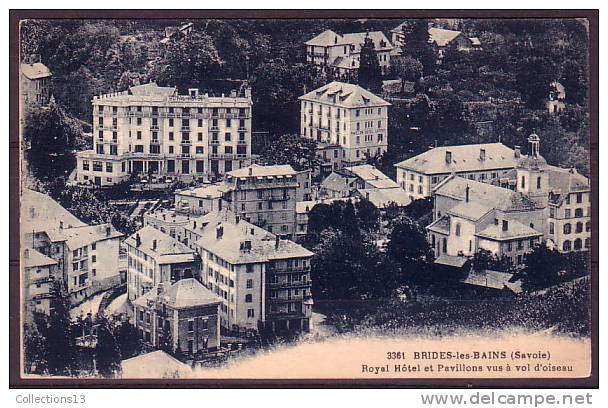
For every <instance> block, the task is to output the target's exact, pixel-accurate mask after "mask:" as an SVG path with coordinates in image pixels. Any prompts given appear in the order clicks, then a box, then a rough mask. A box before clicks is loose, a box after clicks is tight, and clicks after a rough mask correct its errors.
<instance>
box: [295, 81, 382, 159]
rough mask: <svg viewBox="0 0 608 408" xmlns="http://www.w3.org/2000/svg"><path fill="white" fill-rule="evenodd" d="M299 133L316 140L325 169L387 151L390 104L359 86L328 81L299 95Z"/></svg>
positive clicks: (318, 152)
mask: <svg viewBox="0 0 608 408" xmlns="http://www.w3.org/2000/svg"><path fill="white" fill-rule="evenodd" d="M299 99H300V101H301V119H300V134H301V136H302V137H306V138H309V139H313V140H316V141H317V146H318V151H317V154H318V155H319V156H320V158H321V159H322V162H323V163H324V165H322V167H324V168H325V170H327V171H331V170H332V169H339V168H342V167H344V166H354V165H357V164H364V163H365V162H366V161H367V159H368V158H371V157H376V156H380V155H382V154H383V153H385V152H386V151H387V150H388V107H389V106H390V103H388V102H386V101H385V100H383V99H382V98H380V97H379V96H376V95H374V94H373V93H371V92H369V91H367V90H365V89H363V88H361V87H360V86H358V85H354V84H347V83H343V82H336V81H334V82H331V83H330V84H327V85H325V86H322V87H320V88H318V89H315V90H314V91H312V92H309V93H307V94H306V95H303V96H301V97H300V98H299Z"/></svg>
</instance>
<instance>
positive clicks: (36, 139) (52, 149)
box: [23, 100, 82, 180]
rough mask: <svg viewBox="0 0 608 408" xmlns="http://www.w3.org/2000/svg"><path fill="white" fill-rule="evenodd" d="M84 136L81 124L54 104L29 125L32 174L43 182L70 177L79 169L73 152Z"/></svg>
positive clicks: (26, 133) (40, 111)
mask: <svg viewBox="0 0 608 408" xmlns="http://www.w3.org/2000/svg"><path fill="white" fill-rule="evenodd" d="M81 134H82V131H81V130H80V129H79V127H78V124H77V123H76V122H75V121H74V120H73V119H72V118H70V117H69V116H68V115H67V114H66V113H65V111H64V110H63V109H62V108H61V107H60V106H59V105H58V104H57V103H55V102H54V101H53V100H51V103H50V105H49V106H48V107H42V108H39V109H36V110H34V111H33V112H31V114H30V115H29V116H28V118H27V119H26V121H25V129H24V135H23V138H24V141H25V143H26V144H27V145H28V146H29V149H27V150H26V151H25V155H26V158H27V163H28V165H29V168H30V170H31V171H32V173H33V174H34V176H36V177H37V178H39V179H42V180H53V179H55V178H57V177H67V176H68V175H69V173H70V172H71V171H72V169H73V168H74V165H75V161H76V160H75V158H74V154H73V153H72V150H73V149H74V147H75V146H76V141H77V139H78V137H80V135H81Z"/></svg>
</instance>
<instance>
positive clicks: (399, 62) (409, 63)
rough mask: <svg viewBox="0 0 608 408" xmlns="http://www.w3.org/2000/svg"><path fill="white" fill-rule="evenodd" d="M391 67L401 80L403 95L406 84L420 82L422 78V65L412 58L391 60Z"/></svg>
mask: <svg viewBox="0 0 608 408" xmlns="http://www.w3.org/2000/svg"><path fill="white" fill-rule="evenodd" d="M391 65H392V67H393V70H394V72H395V74H397V76H398V77H399V78H400V79H401V93H403V91H404V89H405V82H406V81H409V82H415V83H416V82H418V81H419V80H420V78H421V77H422V73H423V69H424V67H423V66H422V63H420V61H418V60H417V59H415V58H412V57H410V56H407V55H405V56H399V57H395V58H391Z"/></svg>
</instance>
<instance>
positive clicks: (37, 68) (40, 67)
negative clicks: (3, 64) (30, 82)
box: [21, 62, 53, 79]
mask: <svg viewBox="0 0 608 408" xmlns="http://www.w3.org/2000/svg"><path fill="white" fill-rule="evenodd" d="M21 73H22V74H23V75H24V76H25V77H26V78H28V79H41V78H47V77H50V76H52V75H53V74H52V73H51V70H50V69H48V67H47V66H46V65H44V64H43V63H41V62H36V63H34V64H21Z"/></svg>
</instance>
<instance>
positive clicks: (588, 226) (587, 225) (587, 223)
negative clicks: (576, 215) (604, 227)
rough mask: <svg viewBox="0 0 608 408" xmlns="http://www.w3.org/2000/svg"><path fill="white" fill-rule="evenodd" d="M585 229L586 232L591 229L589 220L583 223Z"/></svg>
mask: <svg viewBox="0 0 608 408" xmlns="http://www.w3.org/2000/svg"><path fill="white" fill-rule="evenodd" d="M585 231H587V232H589V231H591V221H587V222H586V223H585Z"/></svg>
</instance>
